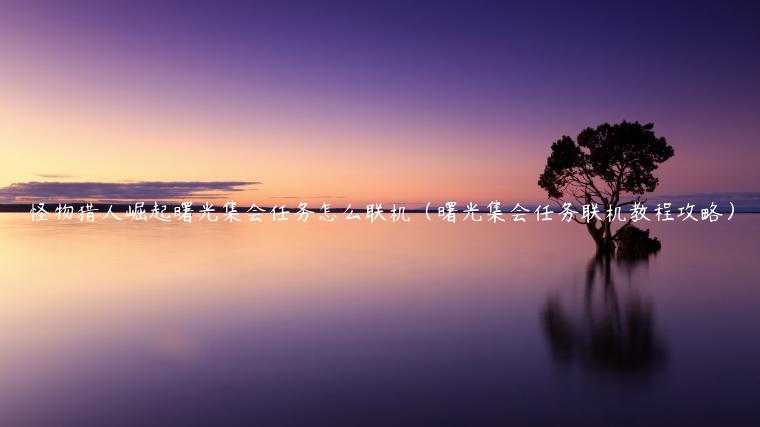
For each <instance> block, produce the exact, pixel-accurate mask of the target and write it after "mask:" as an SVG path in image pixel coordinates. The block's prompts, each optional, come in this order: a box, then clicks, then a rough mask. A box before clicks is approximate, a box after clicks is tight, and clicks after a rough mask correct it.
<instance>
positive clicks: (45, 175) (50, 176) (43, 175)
mask: <svg viewBox="0 0 760 427" xmlns="http://www.w3.org/2000/svg"><path fill="white" fill-rule="evenodd" d="M37 176H38V177H40V178H45V179H71V178H77V176H76V175H71V174H67V173H40V174H37Z"/></svg>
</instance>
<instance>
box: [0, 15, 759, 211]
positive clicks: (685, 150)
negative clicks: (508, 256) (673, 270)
mask: <svg viewBox="0 0 760 427" xmlns="http://www.w3.org/2000/svg"><path fill="white" fill-rule="evenodd" d="M31 3H34V4H31ZM153 3H159V2H133V1H130V2H95V1H92V2H66V1H59V2H50V3H49V4H44V2H12V1H6V2H3V3H2V5H0V65H1V66H0V148H1V149H2V155H1V156H0V158H2V159H3V161H2V167H1V168H0V187H5V186H8V185H10V184H12V183H26V182H30V181H76V182H84V181H88V182H89V181H98V182H110V183H115V182H116V183H117V182H123V181H241V182H261V184H255V185H252V186H250V187H249V188H250V189H251V190H250V191H244V192H239V193H235V194H234V196H235V199H236V200H238V201H239V202H241V203H247V202H251V201H255V202H257V203H259V204H271V203H292V199H291V198H294V197H295V198H299V199H303V200H305V201H309V200H313V201H314V202H315V203H316V202H317V201H319V202H321V201H322V200H333V201H334V202H335V203H337V204H343V203H342V202H341V200H350V201H352V202H356V203H363V202H369V201H383V202H406V203H415V202H425V201H437V200H458V201H461V202H465V201H467V200H491V199H495V198H496V199H503V200H515V199H519V200H525V201H536V200H542V199H543V196H544V194H543V193H542V191H541V190H540V189H539V188H538V186H537V185H536V181H537V177H538V175H539V173H540V172H541V171H542V169H543V166H544V164H545V160H546V157H547V155H548V152H549V146H550V144H551V143H552V142H553V141H554V140H556V139H558V138H559V137H560V136H562V135H563V134H569V135H572V136H575V135H576V134H577V133H578V132H579V131H580V130H581V129H582V128H584V127H587V126H596V125H597V124H600V123H602V122H605V121H609V122H617V121H620V120H623V119H626V120H630V121H634V120H638V121H641V122H650V121H651V122H654V123H655V131H656V133H657V134H658V135H662V136H665V137H666V138H668V140H669V142H670V143H671V145H673V147H674V148H675V151H676V155H675V157H674V158H673V159H671V160H670V161H668V162H667V163H666V164H665V165H664V166H663V167H662V168H661V169H660V170H659V171H658V174H659V176H660V177H661V187H660V189H659V190H658V193H659V194H688V193H705V192H756V191H760V185H759V184H760V168H758V167H757V166H756V164H757V161H758V159H760V144H758V142H757V138H758V135H759V134H760V119H759V118H758V115H759V114H758V113H760V54H759V52H760V29H758V28H760V26H758V24H757V23H758V22H760V6H757V5H753V4H752V3H751V2H746V3H734V4H729V3H730V2H728V3H726V2H711V3H700V2H689V3H688V5H683V6H680V5H676V4H656V3H651V4H646V3H641V2H627V3H624V4H621V5H619V6H616V7H613V6H610V5H606V4H598V5H594V4H585V5H570V4H569V3H570V2H557V3H556V4H555V3H538V2H534V3H533V4H530V5H528V4H507V2H494V3H477V2H452V3H447V2H441V1H436V2H415V3H414V4H412V3H411V2H399V3H392V2H375V3H374V4H370V3H365V2H343V3H340V2H330V3H320V4H317V2H287V3H289V4H287V5H286V4H284V3H285V2H211V1H209V2H191V1H177V2H170V1H166V2H160V3H161V4H153ZM222 3H224V4H222ZM522 3H528V2H522Z"/></svg>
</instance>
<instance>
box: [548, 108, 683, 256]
mask: <svg viewBox="0 0 760 427" xmlns="http://www.w3.org/2000/svg"><path fill="white" fill-rule="evenodd" d="M653 128H654V124H652V123H648V124H645V125H642V124H640V123H639V122H633V123H630V122H626V121H623V122H621V123H618V124H614V125H610V124H608V123H604V124H601V125H599V126H597V127H596V129H592V128H586V129H584V130H583V131H582V132H581V133H580V134H578V137H577V139H576V141H573V139H572V138H571V137H569V136H563V137H562V138H561V139H559V140H558V141H557V142H555V143H553V144H552V147H551V155H549V157H548V158H547V159H546V167H545V169H544V172H543V173H542V174H541V176H540V177H539V179H538V185H539V186H541V188H543V189H544V190H546V192H547V193H548V195H549V198H550V199H552V200H554V201H556V202H558V203H561V204H564V203H572V204H573V205H576V206H577V205H594V204H596V205H597V206H598V207H599V210H600V216H601V218H602V219H601V220H599V219H597V218H596V217H595V216H593V215H591V216H590V218H588V219H579V218H577V217H574V218H573V219H574V220H575V221H576V222H578V223H581V224H584V225H585V226H586V228H587V230H588V232H589V234H591V237H592V238H593V239H594V242H595V243H596V246H597V250H598V251H600V252H606V253H611V252H613V251H614V249H615V242H616V239H615V237H616V234H617V232H619V231H620V229H619V230H618V231H617V232H613V229H612V221H611V219H610V218H609V217H608V215H606V213H607V212H608V211H610V210H611V211H612V212H614V211H615V209H616V208H618V207H622V206H626V205H632V204H634V203H636V202H639V203H644V202H645V201H641V198H640V195H642V194H644V193H647V192H651V191H654V189H655V188H656V187H657V184H658V182H659V180H658V178H656V177H655V176H654V175H653V172H654V171H655V169H657V167H658V166H659V165H660V163H662V162H664V161H666V160H668V159H669V158H671V157H672V156H673V147H671V146H670V145H668V143H667V141H666V140H665V138H663V137H657V136H655V134H654V132H653V131H652V129H653ZM626 226H628V227H630V219H629V221H628V224H626Z"/></svg>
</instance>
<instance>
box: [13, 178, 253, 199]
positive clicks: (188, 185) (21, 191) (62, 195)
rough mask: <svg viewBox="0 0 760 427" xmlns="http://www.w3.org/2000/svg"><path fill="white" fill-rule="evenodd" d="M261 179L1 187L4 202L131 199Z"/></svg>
mask: <svg viewBox="0 0 760 427" xmlns="http://www.w3.org/2000/svg"><path fill="white" fill-rule="evenodd" d="M259 184H261V182H257V181H208V182H203V181H175V182H171V181H169V182H164V181H138V182H48V181H44V182H37V181H32V182H19V183H14V184H11V185H9V186H7V187H0V200H3V201H16V202H20V201H25V202H26V201H45V200H59V201H77V200H93V201H128V200H156V201H159V200H161V201H163V200H177V199H198V198H207V199H212V198H219V197H224V196H225V195H226V194H227V193H232V192H237V191H244V190H246V188H245V187H247V186H251V185H259Z"/></svg>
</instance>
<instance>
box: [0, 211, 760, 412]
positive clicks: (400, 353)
mask: <svg viewBox="0 0 760 427" xmlns="http://www.w3.org/2000/svg"><path fill="white" fill-rule="evenodd" d="M411 218H412V221H411V222H409V223H375V224H369V223H368V222H366V221H362V222H361V223H355V222H346V221H344V220H339V221H338V222H335V223H320V222H318V221H316V217H312V218H311V219H310V220H309V222H308V223H307V224H303V223H297V222H295V221H292V220H291V221H287V222H276V223H272V222H270V221H268V220H265V221H264V222H263V223H260V224H259V223H241V224H225V223H216V224H208V223H193V224H182V223H170V224H163V223H148V224H145V223H126V222H122V223H115V222H113V221H111V222H102V221H99V222H96V223H95V224H81V223H79V222H78V221H77V222H71V223H63V222H58V221H57V220H55V219H53V220H52V221H48V222H47V223H39V222H31V221H30V218H29V216H28V215H26V214H0V255H1V256H0V304H1V305H2V307H1V308H0V425H3V426H43V425H51V426H71V425H76V426H89V425H108V426H114V425H169V424H176V425H256V426H283V425H285V426H287V425H309V426H313V425H330V426H339V425H350V426H373V425H382V426H400V425H417V426H418V425H482V426H490V425H536V424H548V425H560V424H567V425H579V424H584V425H616V426H617V425H640V424H646V425H660V424H672V425H690V426H693V425H732V426H742V425H760V281H758V277H760V240H758V237H759V236H760V215H749V214H746V215H736V216H735V217H734V219H733V220H732V221H730V222H727V221H725V220H723V221H721V222H718V223H680V222H679V223H660V224H658V223H651V224H647V226H649V227H650V228H651V229H652V232H653V234H654V235H655V236H657V237H658V238H660V240H661V241H662V243H663V249H662V251H660V253H658V254H657V255H656V256H654V257H652V258H650V259H649V260H648V261H646V262H638V263H621V262H618V261H616V260H612V261H611V262H609V263H606V262H603V261H602V262H596V261H595V260H593V257H592V254H593V247H592V242H591V239H590V238H589V237H588V236H587V235H586V232H585V230H584V229H583V228H582V227H580V226H578V225H576V224H568V223H560V222H559V221H552V222H550V223H536V222H528V223H525V224H519V223H506V224H498V225H495V224H490V223H485V222H483V223H457V224H447V223H442V222H440V221H439V220H437V219H434V220H433V221H430V222H428V221H426V220H425V218H424V215H416V214H413V215H411ZM267 219H268V218H267ZM98 220H100V218H98Z"/></svg>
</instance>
